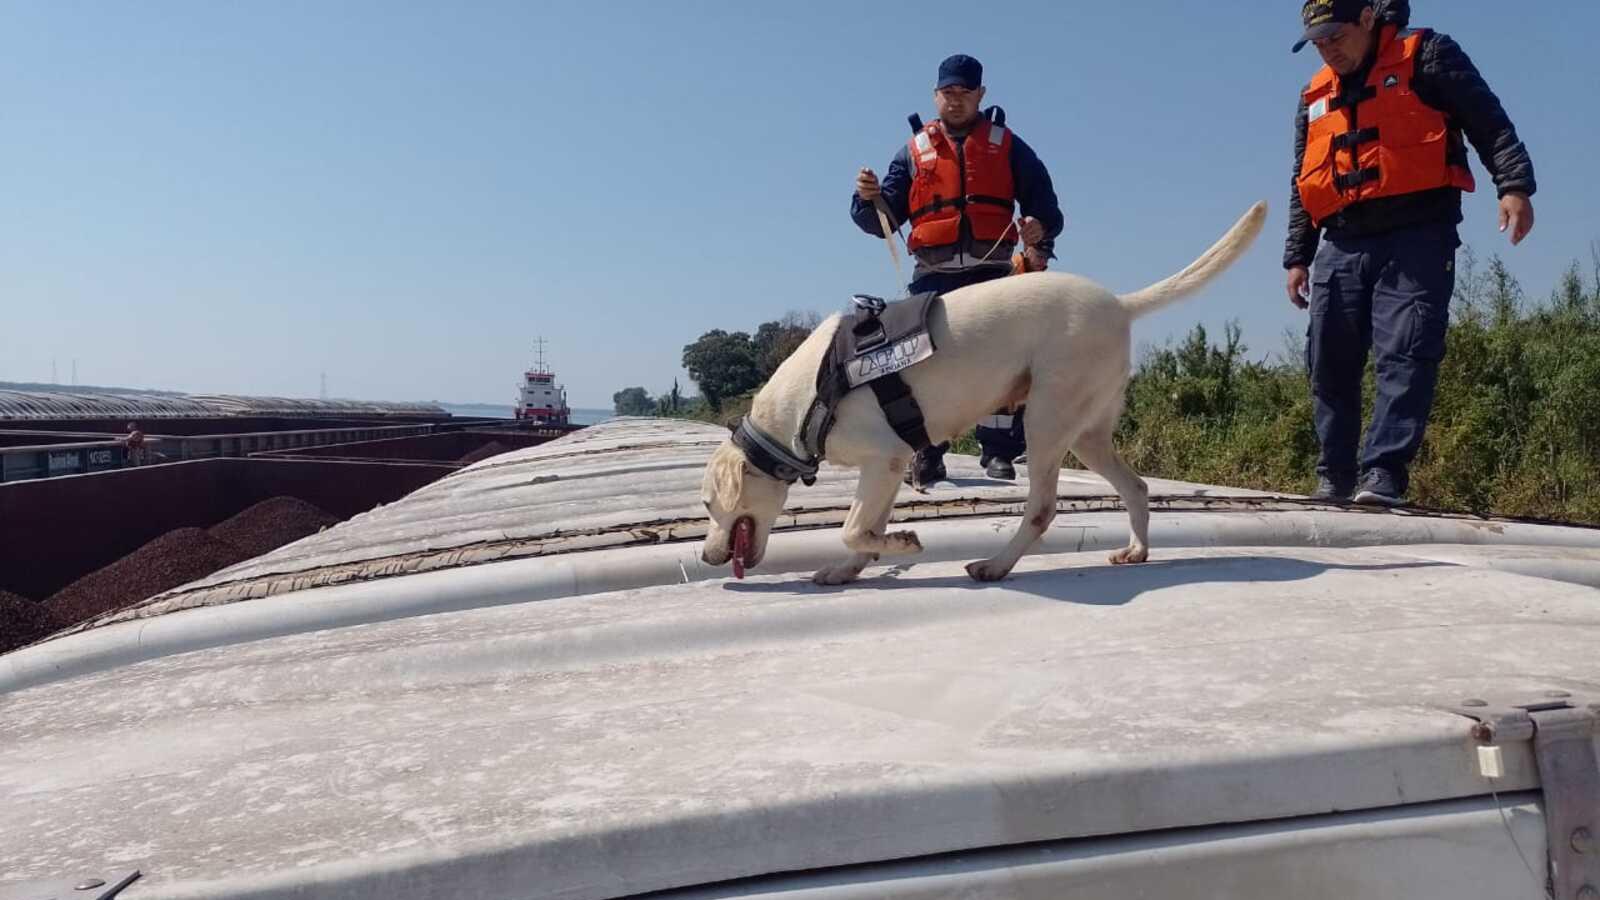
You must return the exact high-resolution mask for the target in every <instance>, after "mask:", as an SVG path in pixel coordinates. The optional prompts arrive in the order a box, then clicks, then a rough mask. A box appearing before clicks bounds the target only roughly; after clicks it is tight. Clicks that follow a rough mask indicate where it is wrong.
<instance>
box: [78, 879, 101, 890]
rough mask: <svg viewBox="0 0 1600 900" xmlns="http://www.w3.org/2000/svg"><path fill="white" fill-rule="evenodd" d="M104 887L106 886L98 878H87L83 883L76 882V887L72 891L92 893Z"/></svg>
mask: <svg viewBox="0 0 1600 900" xmlns="http://www.w3.org/2000/svg"><path fill="white" fill-rule="evenodd" d="M105 886H106V883H105V882H104V881H101V880H100V879H98V878H89V879H86V880H84V881H80V882H78V886H77V887H75V888H73V890H78V891H92V890H94V889H95V888H98V887H105Z"/></svg>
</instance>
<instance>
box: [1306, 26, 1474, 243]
mask: <svg viewBox="0 0 1600 900" xmlns="http://www.w3.org/2000/svg"><path fill="white" fill-rule="evenodd" d="M1426 36H1427V32H1426V31H1416V32H1401V31H1400V30H1399V29H1398V28H1397V27H1396V26H1393V25H1390V26H1387V27H1386V28H1384V30H1383V32H1382V35H1381V36H1380V38H1379V41H1380V43H1379V48H1380V49H1379V51H1378V59H1377V61H1376V62H1374V63H1373V65H1372V74H1371V75H1369V76H1368V78H1367V83H1366V86H1365V87H1364V88H1363V89H1362V90H1361V93H1360V94H1359V95H1357V97H1356V100H1355V103H1354V104H1350V103H1347V102H1346V98H1345V97H1343V96H1341V94H1340V90H1339V76H1338V74H1337V73H1335V72H1334V71H1333V69H1332V68H1331V67H1326V66H1325V67H1323V69H1322V71H1320V72H1318V73H1317V76H1316V77H1315V78H1313V79H1312V80H1311V84H1310V85H1308V86H1307V87H1306V90H1305V95H1304V96H1305V102H1306V119H1307V124H1306V153H1305V158H1304V160H1303V161H1302V163H1301V166H1300V177H1299V179H1297V181H1296V186H1297V187H1298V188H1299V191H1300V202H1301V204H1302V205H1304V206H1305V209H1306V212H1307V213H1308V214H1310V216H1311V220H1312V221H1313V222H1314V223H1316V224H1317V225H1321V224H1322V223H1323V222H1324V221H1326V220H1327V219H1328V218H1329V217H1330V216H1333V215H1335V214H1336V213H1338V212H1340V211H1341V210H1343V209H1345V208H1347V207H1349V206H1351V205H1352V204H1355V203H1361V202H1364V201H1367V200H1375V199H1377V198H1379V197H1397V196H1400V195H1403V194H1414V193H1417V192H1419V191H1429V190H1434V189H1436V188H1443V187H1453V188H1459V189H1460V190H1463V191H1471V190H1473V189H1474V188H1475V187H1476V186H1477V185H1476V182H1475V181H1474V180H1473V177H1472V172H1471V171H1470V170H1468V169H1467V168H1466V166H1464V165H1452V164H1451V163H1450V161H1449V152H1450V143H1451V140H1450V135H1451V131H1452V130H1453V129H1452V128H1451V125H1450V123H1449V121H1448V120H1447V119H1446V118H1445V115H1444V113H1442V112H1440V111H1438V110H1436V109H1434V108H1433V107H1431V106H1428V105H1427V104H1426V103H1423V102H1422V99H1421V98H1420V97H1418V96H1417V95H1416V92H1415V91H1414V90H1412V84H1411V83H1412V81H1413V80H1414V78H1415V76H1416V70H1417V55H1418V53H1419V51H1420V50H1421V47H1422V41H1423V38H1425V37H1426Z"/></svg>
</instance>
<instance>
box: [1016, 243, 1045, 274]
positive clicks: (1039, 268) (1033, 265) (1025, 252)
mask: <svg viewBox="0 0 1600 900" xmlns="http://www.w3.org/2000/svg"><path fill="white" fill-rule="evenodd" d="M1022 258H1023V259H1025V260H1027V261H1028V271H1029V272H1043V271H1045V270H1046V269H1048V268H1050V254H1048V253H1046V252H1044V251H1043V250H1040V249H1039V248H1038V247H1024V248H1022Z"/></svg>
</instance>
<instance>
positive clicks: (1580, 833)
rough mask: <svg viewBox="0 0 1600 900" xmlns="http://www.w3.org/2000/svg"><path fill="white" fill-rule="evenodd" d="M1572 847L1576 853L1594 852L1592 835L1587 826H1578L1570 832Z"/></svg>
mask: <svg viewBox="0 0 1600 900" xmlns="http://www.w3.org/2000/svg"><path fill="white" fill-rule="evenodd" d="M1572 849H1573V850H1574V851H1576V852H1578V853H1593V852H1594V835H1593V834H1591V833H1589V829H1587V828H1579V829H1578V830H1577V831H1574V832H1573V833H1572Z"/></svg>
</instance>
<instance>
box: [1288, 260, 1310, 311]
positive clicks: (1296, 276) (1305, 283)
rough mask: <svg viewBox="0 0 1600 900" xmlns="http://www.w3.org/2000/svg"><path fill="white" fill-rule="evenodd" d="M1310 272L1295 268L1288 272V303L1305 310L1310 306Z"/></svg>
mask: <svg viewBox="0 0 1600 900" xmlns="http://www.w3.org/2000/svg"><path fill="white" fill-rule="evenodd" d="M1310 298H1311V270H1310V269H1307V268H1306V267H1305V266H1295V267H1294V268H1292V269H1290V270H1289V302H1290V303H1293V304H1294V305H1295V306H1298V307H1300V308H1301V309H1305V308H1306V307H1308V306H1310V305H1311V302H1310Z"/></svg>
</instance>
